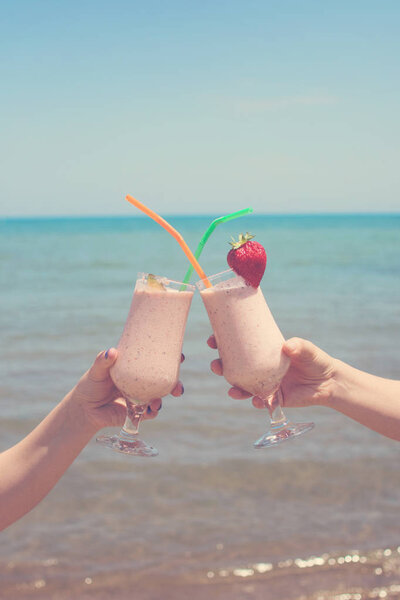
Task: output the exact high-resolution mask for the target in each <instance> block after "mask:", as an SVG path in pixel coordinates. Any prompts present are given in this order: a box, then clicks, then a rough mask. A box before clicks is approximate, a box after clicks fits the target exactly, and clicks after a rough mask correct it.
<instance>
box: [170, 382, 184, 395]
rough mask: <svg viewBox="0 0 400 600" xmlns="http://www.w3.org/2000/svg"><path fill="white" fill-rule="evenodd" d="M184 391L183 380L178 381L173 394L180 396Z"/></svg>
mask: <svg viewBox="0 0 400 600" xmlns="http://www.w3.org/2000/svg"><path fill="white" fill-rule="evenodd" d="M184 391H185V388H184V387H183V383H182V381H178V383H177V384H176V386H175V387H174V389H173V390H172V392H171V396H175V398H178V396H182V394H183V392H184Z"/></svg>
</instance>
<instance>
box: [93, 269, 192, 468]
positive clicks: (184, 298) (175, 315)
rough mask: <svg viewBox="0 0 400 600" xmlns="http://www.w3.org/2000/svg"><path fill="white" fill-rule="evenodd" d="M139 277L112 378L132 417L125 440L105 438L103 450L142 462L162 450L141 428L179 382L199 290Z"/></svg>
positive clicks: (126, 425) (123, 432)
mask: <svg viewBox="0 0 400 600" xmlns="http://www.w3.org/2000/svg"><path fill="white" fill-rule="evenodd" d="M181 286H182V283H181V282H177V281H171V280H170V279H166V278H164V277H156V276H155V275H149V274H147V273H139V275H138V279H137V281H136V286H135V291H134V294H133V298H132V304H131V307H130V311H129V314H128V317H127V320H126V323H125V327H124V330H123V332H122V335H121V338H120V340H119V342H118V346H117V350H118V357H117V360H116V361H115V363H114V365H113V366H112V367H111V370H110V375H111V378H112V380H113V382H114V384H115V386H116V387H117V389H118V390H119V392H120V393H121V396H122V397H123V398H124V399H125V401H126V407H127V416H126V420H125V423H124V426H123V427H122V429H121V431H120V433H119V435H111V436H109V435H101V436H99V437H98V438H97V442H99V443H100V444H102V445H104V446H106V447H108V448H111V449H112V450H116V451H117V452H122V453H123V454H131V455H136V456H156V455H157V454H158V450H157V449H156V448H154V447H153V446H149V445H148V444H146V443H145V442H144V441H142V440H141V439H139V432H138V430H139V424H140V421H141V419H142V417H143V414H144V412H145V410H147V407H148V405H149V404H150V402H151V401H152V400H154V399H155V398H162V397H163V396H166V395H167V394H169V393H170V392H171V391H172V390H173V389H174V387H175V385H176V384H177V382H178V377H179V366H180V363H181V352H182V344H183V336H184V332H185V327H186V321H187V317H188V313H189V308H190V304H191V302H192V298H193V292H194V291H195V287H194V286H192V285H186V289H185V291H179V290H180V288H181Z"/></svg>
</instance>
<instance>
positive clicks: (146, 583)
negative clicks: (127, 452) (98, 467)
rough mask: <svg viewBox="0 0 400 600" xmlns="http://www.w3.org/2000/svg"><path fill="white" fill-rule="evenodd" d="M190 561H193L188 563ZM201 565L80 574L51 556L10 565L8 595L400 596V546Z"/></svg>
mask: <svg viewBox="0 0 400 600" xmlns="http://www.w3.org/2000/svg"><path fill="white" fill-rule="evenodd" d="M188 562H189V561H188ZM216 563H223V557H222V560H221V557H220V558H217V557H216V559H215V563H214V565H213V564H212V563H210V568H209V570H208V571H207V570H206V569H201V570H197V569H196V568H195V565H194V564H193V565H189V564H185V565H183V563H182V562H180V563H174V562H173V561H171V562H170V563H168V564H162V565H157V566H153V567H151V568H148V569H147V570H143V569H142V570H141V571H140V573H136V572H135V570H132V571H130V572H127V571H126V570H124V571H113V572H111V573H104V572H99V573H98V574H97V575H95V576H92V577H85V578H84V579H82V578H81V577H80V578H76V577H74V576H73V575H72V574H71V573H68V570H64V568H63V567H62V566H61V565H59V564H58V563H57V561H56V560H48V561H47V562H46V563H45V564H43V563H42V564H40V565H39V564H38V565H37V566H36V567H35V568H32V565H30V567H29V569H27V568H26V567H25V566H24V565H22V564H19V565H18V566H17V565H14V564H13V563H9V564H8V565H6V566H5V570H4V571H3V573H4V574H5V580H6V581H5V584H3V585H2V589H1V598H2V600H3V599H4V600H5V599H12V600H25V599H27V600H28V599H30V598H40V600H47V599H51V600H67V599H70V598H71V597H76V598H79V600H85V599H87V598H96V599H97V600H108V599H110V598H114V597H117V598H118V599H120V600H128V599H131V598H135V599H137V600H187V599H188V598H190V600H204V599H208V598H210V599H212V600H243V599H245V598H249V599H253V600H277V599H282V600H367V599H370V598H371V599H372V598H390V599H391V600H398V599H399V598H400V547H398V548H385V549H378V550H374V551H372V552H370V553H359V552H357V551H354V550H353V551H349V553H348V554H340V555H337V554H336V555H334V554H323V555H321V556H312V557H310V556H309V557H302V558H300V557H298V558H294V559H293V558H292V559H287V560H282V561H279V562H278V563H275V564H272V563H264V562H256V563H246V564H239V563H238V564H237V565H234V566H233V565H231V566H229V567H221V566H216Z"/></svg>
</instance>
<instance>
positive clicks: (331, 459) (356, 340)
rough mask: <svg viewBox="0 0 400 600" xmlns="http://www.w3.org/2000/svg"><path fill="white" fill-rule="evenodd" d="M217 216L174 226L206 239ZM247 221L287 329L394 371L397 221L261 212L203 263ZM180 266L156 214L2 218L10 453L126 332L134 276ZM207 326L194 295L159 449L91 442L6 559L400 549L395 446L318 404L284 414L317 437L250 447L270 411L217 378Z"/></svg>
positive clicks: (180, 220) (170, 272)
mask: <svg viewBox="0 0 400 600" xmlns="http://www.w3.org/2000/svg"><path fill="white" fill-rule="evenodd" d="M212 218H214V217H211V216H210V217H186V216H173V217H170V218H169V220H170V222H171V223H172V224H173V225H174V226H175V227H176V228H177V229H179V230H180V231H181V233H182V234H183V236H184V237H185V239H186V241H187V242H188V243H189V245H190V246H191V247H192V249H193V250H194V249H195V247H196V245H197V242H198V240H199V238H200V237H201V235H202V234H203V232H204V230H205V229H206V227H207V226H208V224H209V222H210V221H211V220H212ZM241 231H251V232H252V233H255V234H256V239H257V240H258V241H260V242H261V243H262V244H263V245H264V246H265V248H266V251H267V256H268V264H267V270H266V273H265V276H264V279H263V282H262V288H263V291H264V293H265V296H266V298H267V301H268V303H269V305H270V307H271V310H272V312H273V314H274V315H275V318H276V321H277V322H278V324H279V325H280V327H281V329H282V331H283V333H284V335H285V336H286V337H290V336H294V335H296V336H301V337H306V338H308V339H311V340H312V341H314V342H315V343H316V344H318V345H320V346H321V347H322V348H324V349H325V350H326V351H327V352H329V353H331V354H333V355H335V356H337V357H339V358H341V359H343V360H345V361H347V362H350V363H351V364H353V365H355V366H357V367H359V368H360V369H364V370H367V371H369V372H372V373H375V374H377V375H380V376H383V377H391V378H399V377H400V352H399V347H398V339H399V332H400V215H331V216H330V215H327V216H314V215H307V216H277V215H274V216H263V215H261V216H260V215H254V214H253V215H251V216H248V217H245V218H242V219H240V221H239V220H238V221H235V222H230V223H226V224H223V225H221V226H220V227H219V228H218V229H217V230H216V231H215V232H214V234H213V236H212V238H211V239H210V240H209V242H208V244H207V246H206V248H205V250H204V252H203V255H202V258H201V264H202V266H203V268H204V270H205V271H206V273H207V274H213V273H217V272H220V271H223V270H225V269H226V268H227V265H226V258H225V257H226V254H227V252H228V250H229V246H228V241H229V239H230V236H231V235H237V234H238V233H239V232H241ZM186 269H187V261H186V258H185V257H184V255H183V253H182V251H181V250H180V248H179V246H178V245H177V243H176V242H175V241H174V240H173V239H172V238H171V237H170V236H169V235H168V234H167V233H166V232H165V231H164V230H162V229H160V228H159V227H158V226H157V225H155V224H154V223H152V222H151V221H149V220H147V219H145V218H126V217H124V218H119V217H118V218H79V219H78V218H76V219H75V218H65V219H31V220H29V219H27V220H11V219H9V220H1V221H0V277H1V280H0V287H1V300H0V301H1V310H0V331H1V333H2V335H1V339H2V360H1V361H0V364H1V367H0V368H1V372H0V374H1V378H0V428H1V436H0V449H1V450H2V449H5V448H7V447H8V446H10V445H11V444H13V443H15V442H16V441H18V439H20V438H21V437H22V436H24V435H25V434H27V433H28V432H29V431H30V430H31V429H32V428H33V427H34V425H35V424H36V423H37V422H38V420H40V419H41V418H42V417H44V416H45V414H46V413H47V412H48V411H49V410H50V409H51V408H52V407H53V406H54V404H55V403H56V402H57V401H58V400H59V399H61V398H62V396H63V395H64V394H65V393H66V392H67V391H68V390H69V389H70V388H71V387H72V386H73V385H74V384H75V383H76V381H77V379H78V378H79V376H80V375H81V373H82V372H83V371H84V370H86V368H87V367H88V366H89V365H90V363H91V361H92V359H93V358H94V356H95V355H96V354H97V352H98V351H100V350H102V349H103V348H107V347H109V346H111V345H115V344H116V343H117V341H118V337H119V335H120V333H121V330H122V326H123V323H124V320H125V318H126V315H127V311H128V308H129V304H130V300H131V295H132V291H133V286H134V281H135V278H136V274H137V272H138V271H146V272H153V273H156V274H159V275H166V276H168V277H170V278H173V279H177V280H181V279H182V278H183V276H184V274H185V272H186ZM194 279H196V278H195V277H194ZM209 333H210V326H209V324H208V322H207V318H206V313H205V310H204V308H203V306H202V304H201V301H200V299H199V298H195V299H194V301H193V306H192V310H191V313H190V315H189V320H188V325H187V331H186V336H185V344H184V351H185V354H186V357H187V358H186V361H185V363H184V364H183V366H182V371H181V375H182V379H183V381H184V384H185V394H184V397H183V398H182V399H175V398H171V399H166V400H165V401H164V407H163V410H162V411H161V413H160V415H159V417H158V418H157V419H156V420H155V421H152V422H150V423H146V424H144V425H143V436H144V437H145V438H146V439H147V440H149V441H151V442H153V443H154V444H155V445H156V446H157V447H158V448H159V450H160V456H159V457H158V458H157V459H154V460H153V461H145V460H139V459H136V460H134V459H131V460H129V459H127V458H126V457H123V456H120V455H114V454H112V453H110V452H107V451H106V450H104V449H103V448H100V447H98V446H97V445H96V444H95V442H94V441H93V442H91V443H90V444H89V445H88V447H87V448H86V449H85V450H84V452H83V453H82V454H81V456H80V457H79V458H78V460H77V461H76V462H75V464H74V465H73V466H72V467H71V469H70V470H69V471H68V473H67V474H66V475H65V476H64V478H63V479H62V480H61V481H60V482H59V484H58V485H57V486H56V488H55V489H54V490H53V491H52V492H51V493H50V495H49V496H48V497H47V498H46V499H45V500H44V502H43V503H42V504H41V505H40V506H39V507H37V508H36V509H35V510H34V511H33V512H32V513H31V514H29V515H27V516H26V517H25V518H24V519H22V520H21V521H20V522H19V523H16V524H15V525H13V526H12V527H10V528H9V529H8V530H6V531H5V532H4V533H3V534H2V536H3V544H2V546H1V548H0V566H1V564H3V566H4V565H6V564H8V562H10V561H12V562H13V564H14V565H17V566H18V565H19V566H20V568H21V571H18V573H20V575H19V577H20V578H21V577H25V576H26V577H27V578H28V579H29V577H30V576H31V574H32V573H33V572H34V571H35V569H36V570H37V569H39V570H40V565H43V564H44V562H45V561H46V560H49V559H54V560H56V561H58V562H57V563H54V564H58V565H59V566H60V565H64V566H65V567H68V573H69V574H70V575H69V576H70V577H76V578H79V577H81V578H82V577H84V576H87V575H90V576H94V574H96V573H98V572H108V571H112V570H113V569H116V568H117V567H118V568H119V569H122V570H123V569H127V570H130V569H135V571H139V572H140V571H141V569H145V568H146V567H148V566H149V564H161V563H163V564H170V562H171V565H170V566H171V569H172V570H173V569H178V570H179V569H181V570H183V571H185V570H186V571H187V572H188V573H190V569H191V568H192V566H193V564H194V562H195V563H196V565H197V566H199V565H201V566H204V569H205V570H206V571H207V570H208V569H209V568H210V565H211V566H212V564H214V562H215V561H216V560H217V559H216V558H215V552H216V548H217V547H218V548H221V545H222V547H223V549H224V550H223V552H222V553H221V555H220V556H218V561H219V564H221V565H225V566H226V565H227V564H232V563H233V562H234V561H235V560H237V561H239V560H241V561H245V560H246V557H248V556H252V557H254V559H256V558H262V559H263V560H267V559H268V560H272V561H273V560H275V559H278V558H282V557H283V558H285V557H286V558H287V557H288V556H297V555H302V556H304V555H307V553H316V552H330V551H333V550H337V551H342V550H343V551H345V550H346V549H349V548H356V547H357V548H358V547H360V548H365V549H366V550H368V549H374V548H378V547H381V546H382V547H383V546H385V545H389V546H390V545H394V544H397V545H398V539H399V529H398V508H399V501H400V487H399V483H400V481H399V471H398V461H399V449H400V446H399V445H398V444H396V443H395V442H393V441H391V440H387V439H385V438H383V437H381V436H378V435H377V434H375V433H373V432H371V431H369V430H366V429H364V428H362V427H361V426H359V425H357V424H355V423H353V422H351V421H349V420H347V419H346V418H344V417H343V416H341V415H339V414H336V413H334V412H331V411H329V410H327V409H322V408H312V409H311V408H310V409H303V410H302V411H300V410H292V411H290V416H291V417H292V418H293V419H294V420H296V419H297V420H300V419H302V420H314V422H315V423H316V428H315V430H314V431H313V432H312V433H310V434H308V435H307V436H304V437H303V438H299V439H298V440H296V441H294V442H293V443H288V444H285V445H283V446H281V447H278V448H275V449H273V450H266V451H264V452H255V451H253V449H252V447H251V443H252V441H254V440H255V439H256V438H257V437H259V435H260V434H261V433H263V431H264V430H265V428H266V416H265V414H264V413H263V412H261V411H256V410H255V409H253V408H252V407H251V406H250V405H249V403H248V402H235V401H233V400H231V399H229V398H228V397H227V395H226V391H227V389H228V385H227V384H226V383H225V382H224V380H223V379H220V378H217V377H215V376H214V375H212V374H211V372H210V371H209V362H210V360H212V358H214V353H213V352H212V351H211V350H210V349H209V348H208V347H207V346H206V343H205V341H206V339H207V337H208V335H209ZM367 523H368V526H367V525H366V524H367ZM28 532H29V535H28ZM132 535H133V536H134V539H135V543H134V544H132ZM260 548H262V554H263V555H262V557H260V552H261V551H260ZM188 556H190V557H191V561H192V562H191V563H190V564H191V565H192V566H190V565H189V564H188ZM189 562H190V561H189ZM172 563H173V565H174V566H172ZM35 572H36V571H35ZM13 573H14V572H11V571H10V572H9V574H8V575H7V577H9V578H11V579H10V581H11V580H12V577H13V576H15V573H14V574H13ZM21 573H22V575H21ZM54 577H55V578H56V577H59V578H60V581H61V580H62V578H63V577H65V569H62V568H61V567H60V572H59V573H58V571H57V573H56V570H55V571H54ZM0 589H1V588H0ZM15 597H18V596H17V595H15Z"/></svg>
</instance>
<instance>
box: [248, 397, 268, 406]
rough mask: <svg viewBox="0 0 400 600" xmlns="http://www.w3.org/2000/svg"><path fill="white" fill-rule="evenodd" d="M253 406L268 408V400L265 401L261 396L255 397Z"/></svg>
mask: <svg viewBox="0 0 400 600" xmlns="http://www.w3.org/2000/svg"><path fill="white" fill-rule="evenodd" d="M252 404H253V406H254V408H268V402H267V401H266V400H263V399H262V398H260V397H259V396H254V398H253V400H252Z"/></svg>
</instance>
